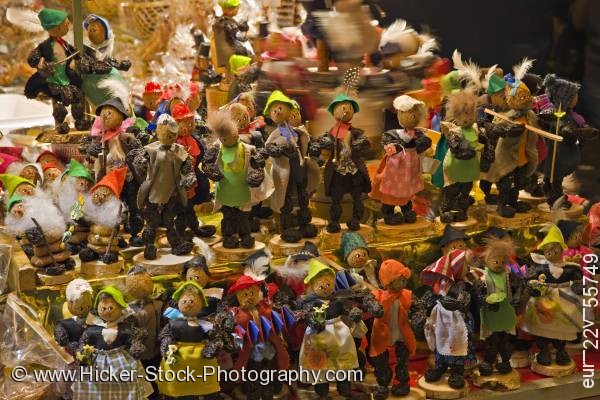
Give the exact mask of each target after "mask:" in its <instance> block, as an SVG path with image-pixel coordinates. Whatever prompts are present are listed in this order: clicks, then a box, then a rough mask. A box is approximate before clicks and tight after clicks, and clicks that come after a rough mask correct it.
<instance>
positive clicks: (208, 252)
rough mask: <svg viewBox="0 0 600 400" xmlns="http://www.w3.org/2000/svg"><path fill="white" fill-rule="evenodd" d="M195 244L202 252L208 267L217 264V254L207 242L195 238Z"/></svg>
mask: <svg viewBox="0 0 600 400" xmlns="http://www.w3.org/2000/svg"><path fill="white" fill-rule="evenodd" d="M194 244H195V245H196V246H197V247H198V249H199V250H200V254H202V255H203V256H204V258H205V259H206V265H208V266H210V265H212V264H213V263H214V262H215V252H214V251H213V250H212V248H211V247H210V246H209V245H208V244H206V242H205V241H204V240H202V239H199V238H194Z"/></svg>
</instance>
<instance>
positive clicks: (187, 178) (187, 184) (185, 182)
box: [180, 174, 198, 190]
mask: <svg viewBox="0 0 600 400" xmlns="http://www.w3.org/2000/svg"><path fill="white" fill-rule="evenodd" d="M197 184H198V181H196V176H195V175H194V174H187V175H184V176H182V177H181V181H180V185H181V187H182V188H184V189H185V190H190V189H191V188H193V187H194V186H195V185H197Z"/></svg>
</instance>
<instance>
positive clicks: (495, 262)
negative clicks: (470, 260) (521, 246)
mask: <svg viewBox="0 0 600 400" xmlns="http://www.w3.org/2000/svg"><path fill="white" fill-rule="evenodd" d="M509 261H510V260H509V258H508V256H507V255H506V254H501V253H496V254H494V253H492V254H488V256H487V257H486V258H485V266H486V267H488V268H489V269H490V270H492V271H493V272H496V273H499V272H502V271H504V270H505V267H506V265H507V264H508V263H509Z"/></svg>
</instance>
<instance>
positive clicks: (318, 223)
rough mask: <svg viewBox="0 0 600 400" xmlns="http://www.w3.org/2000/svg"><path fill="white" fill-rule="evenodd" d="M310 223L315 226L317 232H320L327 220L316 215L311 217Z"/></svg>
mask: <svg viewBox="0 0 600 400" xmlns="http://www.w3.org/2000/svg"><path fill="white" fill-rule="evenodd" d="M310 223H311V224H313V225H314V226H316V227H317V231H319V233H321V232H322V231H323V230H324V229H325V227H326V226H327V221H326V220H325V219H323V218H318V217H313V218H312V220H311V221H310Z"/></svg>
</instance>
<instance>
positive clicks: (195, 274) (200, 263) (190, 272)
mask: <svg viewBox="0 0 600 400" xmlns="http://www.w3.org/2000/svg"><path fill="white" fill-rule="evenodd" d="M183 278H184V279H185V280H186V281H195V282H196V283H198V285H200V286H202V287H206V284H207V283H208V281H209V279H210V272H209V271H208V265H207V263H206V258H205V257H204V256H203V255H198V256H194V258H192V259H191V260H190V261H186V262H185V263H184V264H183Z"/></svg>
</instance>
